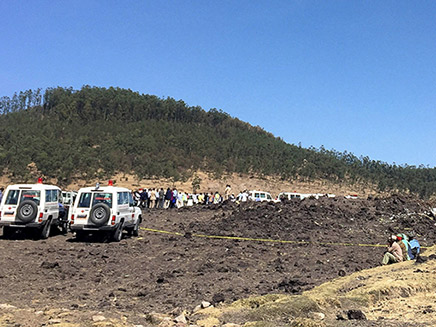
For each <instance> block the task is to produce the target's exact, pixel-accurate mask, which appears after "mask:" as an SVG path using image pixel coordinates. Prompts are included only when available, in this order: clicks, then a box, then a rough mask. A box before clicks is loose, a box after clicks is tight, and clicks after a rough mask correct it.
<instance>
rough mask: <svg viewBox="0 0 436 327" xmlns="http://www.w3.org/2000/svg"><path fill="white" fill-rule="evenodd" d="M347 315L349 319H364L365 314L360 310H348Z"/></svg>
mask: <svg viewBox="0 0 436 327" xmlns="http://www.w3.org/2000/svg"><path fill="white" fill-rule="evenodd" d="M347 316H348V319H350V320H366V316H365V314H364V313H363V312H362V310H348V311H347Z"/></svg>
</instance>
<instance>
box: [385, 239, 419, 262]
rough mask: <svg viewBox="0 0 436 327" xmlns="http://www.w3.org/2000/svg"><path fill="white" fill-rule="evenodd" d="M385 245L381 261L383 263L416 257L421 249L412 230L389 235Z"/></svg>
mask: <svg viewBox="0 0 436 327" xmlns="http://www.w3.org/2000/svg"><path fill="white" fill-rule="evenodd" d="M387 245H388V248H387V251H386V253H385V255H384V256H383V261H382V263H383V264H384V265H387V264H391V263H397V262H403V261H407V260H413V259H416V258H417V256H418V255H419V253H420V251H421V246H420V245H419V242H418V240H417V239H416V238H415V233H414V232H410V233H408V235H406V234H397V235H391V237H390V238H389V240H388V244H387Z"/></svg>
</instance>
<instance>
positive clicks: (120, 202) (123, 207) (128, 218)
mask: <svg viewBox="0 0 436 327" xmlns="http://www.w3.org/2000/svg"><path fill="white" fill-rule="evenodd" d="M117 206H118V208H117V215H118V216H119V217H120V219H124V222H125V225H131V224H132V214H131V210H130V207H129V198H128V196H127V192H117Z"/></svg>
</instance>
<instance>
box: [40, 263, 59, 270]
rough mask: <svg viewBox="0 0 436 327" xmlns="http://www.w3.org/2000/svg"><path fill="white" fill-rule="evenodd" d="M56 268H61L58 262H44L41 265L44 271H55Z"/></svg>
mask: <svg viewBox="0 0 436 327" xmlns="http://www.w3.org/2000/svg"><path fill="white" fill-rule="evenodd" d="M56 267H59V263H58V262H48V261H44V262H43V263H41V268H44V269H54V268H56Z"/></svg>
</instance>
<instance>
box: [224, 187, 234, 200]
mask: <svg viewBox="0 0 436 327" xmlns="http://www.w3.org/2000/svg"><path fill="white" fill-rule="evenodd" d="M230 194H232V188H231V186H230V185H229V184H227V186H226V188H225V190H224V200H228V199H229V197H230Z"/></svg>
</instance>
